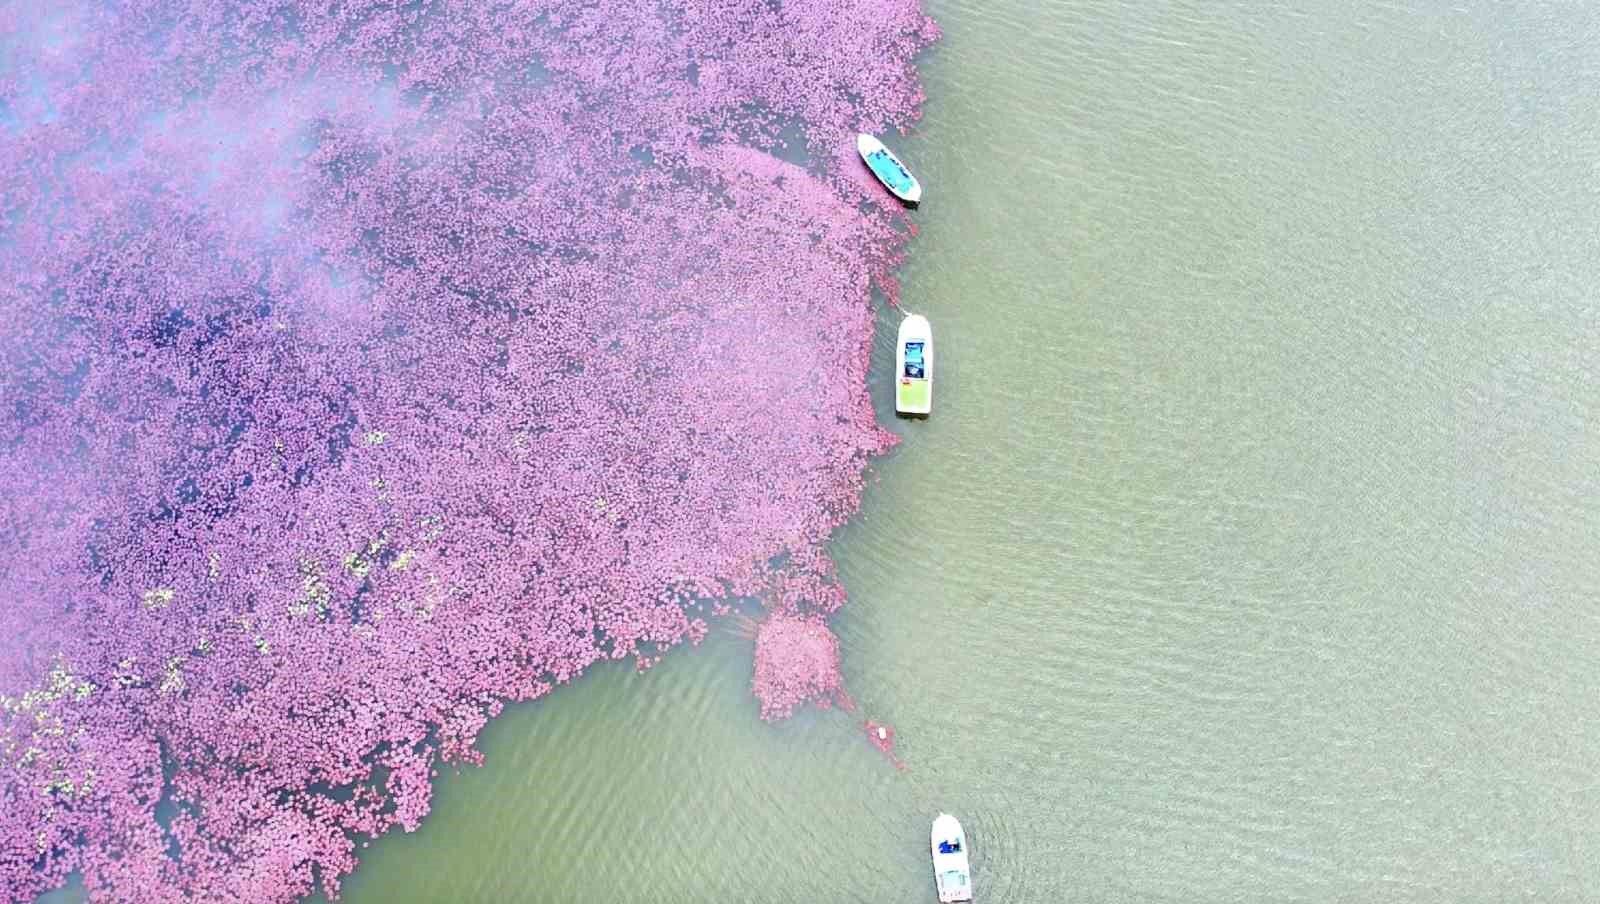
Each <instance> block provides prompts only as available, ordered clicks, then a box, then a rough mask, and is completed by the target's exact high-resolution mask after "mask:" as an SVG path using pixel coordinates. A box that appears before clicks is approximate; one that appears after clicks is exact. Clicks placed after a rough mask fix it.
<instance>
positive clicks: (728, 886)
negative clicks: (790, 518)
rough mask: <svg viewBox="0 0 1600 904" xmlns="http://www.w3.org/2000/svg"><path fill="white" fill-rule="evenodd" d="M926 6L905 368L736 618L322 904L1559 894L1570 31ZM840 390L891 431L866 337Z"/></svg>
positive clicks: (1583, 35) (1573, 395)
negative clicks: (857, 707) (940, 833)
mask: <svg viewBox="0 0 1600 904" xmlns="http://www.w3.org/2000/svg"><path fill="white" fill-rule="evenodd" d="M1335 6H1336V7H1337V8H1329V5H1327V4H1319V3H1313V2H1302V3H1297V4H1281V3H1279V4H1273V5H1271V6H1270V7H1261V6H1257V5H1254V4H1251V5H1241V6H1238V7H1236V8H1230V9H1223V8H1219V5H1216V4H1198V3H1195V4H1169V3H1145V2H1106V3H1072V4H1059V3H1031V4H1029V3H1016V2H1007V0H997V2H986V3H954V2H948V0H936V2H932V3H931V4H930V11H931V12H932V13H933V14H934V15H935V16H936V17H937V18H938V19H939V21H940V23H941V25H942V27H943V28H944V30H945V35H946V36H945V39H944V40H943V41H942V42H941V44H940V45H939V46H938V47H937V48H936V49H935V50H934V51H933V53H932V54H931V55H930V56H929V57H928V58H927V59H926V61H925V63H924V67H923V70H922V71H923V75H924V78H925V80H926V84H927V91H928V95H929V102H928V104H927V115H926V119H925V122H924V124H923V127H922V128H921V130H920V131H919V133H918V134H917V135H915V136H913V137H911V138H909V139H901V140H892V141H891V145H892V146H894V148H895V149H896V150H897V151H898V152H899V153H900V154H901V156H902V157H903V158H904V159H905V160H906V161H907V162H908V163H909V164H910V165H911V166H912V168H913V169H914V170H915V172H916V173H917V174H918V176H919V177H921V179H922V180H923V182H924V184H925V185H926V186H927V197H926V200H925V202H924V204H923V206H922V208H921V210H920V211H919V212H918V213H917V214H916V220H917V221H918V222H919V223H920V224H921V225H922V227H923V232H922V234H921V236H920V237H919V238H918V239H917V240H916V241H915V242H914V243H913V245H912V250H911V261H910V263H909V265H908V266H907V267H906V268H905V270H904V271H903V276H904V279H905V290H906V292H905V297H906V300H907V306H908V307H909V308H910V309H912V310H915V311H917V312H919V313H923V314H926V315H928V316H929V317H930V318H931V319H932V321H933V324H934V329H935V332H936V337H937V342H938V350H939V356H940V357H939V363H940V369H939V372H938V380H939V382H938V387H937V391H936V397H935V415H934V417H933V418H932V419H930V420H929V421H927V422H925V423H899V424H896V425H895V429H896V430H897V431H899V432H901V433H902V434H903V435H904V436H905V442H904V443H903V444H902V445H901V447H900V448H899V449H898V450H897V451H896V452H895V453H894V454H892V455H891V456H890V457H888V458H886V459H883V460H882V461H880V462H879V463H878V465H877V467H876V469H875V470H876V475H877V478H878V479H877V480H876V482H875V483H874V484H873V486H872V487H871V489H870V490H869V492H868V494H867V496H866V499H865V502H864V505H863V509H862V512H861V514H860V516H859V517H858V518H857V519H856V520H855V521H854V522H852V523H851V524H850V525H849V526H848V527H846V528H845V529H843V530H842V531H841V532H840V533H839V535H838V538H837V541H836V543H835V546H834V552H835V555H836V556H837V557H838V559H839V561H840V564H841V570H842V572H843V577H844V579H845V581H846V582H847V584H848V587H849V589H850V592H851V594H852V597H853V602H852V604H851V605H850V606H848V607H846V609H845V611H844V612H843V613H842V614H841V615H840V616H839V617H838V619H837V621H836V630H837V631H838V633H839V634H840V636H841V639H842V645H843V651H844V659H845V661H844V665H845V670H846V674H847V680H848V683H849V687H850V689H851V690H852V692H853V693H854V695H855V696H856V698H857V699H858V700H859V701H860V703H861V705H862V708H863V710H864V711H865V712H866V713H868V714H870V715H872V716H873V717H875V718H880V719H884V720H887V721H889V722H891V723H893V724H894V725H895V726H896V727H897V729H898V731H899V753H900V755H901V756H902V757H903V758H904V759H905V760H906V761H907V763H908V765H909V770H908V771H907V772H905V773H896V772H894V771H893V770H892V769H891V768H890V767H889V766H888V765H887V764H886V763H885V762H884V760H883V758H882V757H881V756H880V754H878V753H877V751H875V750H873V749H872V748H871V747H870V746H869V745H868V744H867V743H866V741H865V739H864V738H863V737H862V735H861V734H860V732H859V731H858V730H857V729H856V728H855V727H854V723H853V722H852V721H851V720H850V719H849V718H848V717H846V716H844V715H842V714H840V713H838V712H808V713H805V714H803V715H801V716H799V717H797V718H795V719H793V720H791V721H789V722H787V723H784V724H781V725H778V726H768V725H764V724H761V723H759V722H758V721H757V720H756V718H755V714H756V705H755V702H754V700H753V699H752V698H750V696H749V694H748V682H749V678H750V659H749V654H750V648H751V642H750V641H749V640H748V639H745V638H742V637H740V636H738V635H737V634H735V633H734V632H732V631H731V630H727V629H722V630H719V631H717V632H714V634H713V636H712V637H711V638H710V639H709V640H708V641H707V643H706V644H705V645H704V646H702V648H701V649H699V650H697V651H692V652H691V651H680V652H678V653H676V654H674V655H672V656H670V657H668V659H667V661H666V662H665V663H663V664H662V665H661V666H659V667H658V668H656V669H655V670H653V671H651V672H649V673H647V674H645V675H642V676H641V675H635V674H633V673H632V671H631V670H630V669H627V668H625V667H616V668H611V669H598V670H595V671H594V672H592V673H591V674H589V675H587V676H586V677H584V678H583V679H581V680H580V681H579V682H578V683H577V684H576V685H574V686H572V687H569V688H565V689H563V690H561V691H560V692H559V693H556V694H554V695H552V696H551V697H549V698H547V699H545V700H543V701H540V702H538V703H536V704H533V705H531V706H524V707H519V708H515V709H513V710H511V711H509V712H508V713H507V714H506V715H505V716H503V717H502V718H501V719H499V720H498V721H497V722H496V723H495V724H493V725H492V726H491V727H490V728H489V729H488V730H487V732H486V733H485V736H484V741H483V747H484V749H485V751H486V754H487V757H488V765H487V766H486V767H485V768H483V769H478V770H468V771H466V772H464V773H462V774H461V775H460V776H458V777H446V778H445V779H443V780H441V782H440V784H439V793H438V795H437V797H436V801H435V808H434V811H433V813H432V814H431V815H430V816H429V817H428V818H427V820H426V822H425V823H424V826H423V828H422V830H421V831H419V832H418V833H416V834H413V835H405V836H400V835H396V836H391V837H387V838H385V839H383V840H381V841H380V842H377V843H375V844H374V845H373V846H372V848H371V849H369V850H368V851H366V852H365V857H364V863H363V866H362V868H361V869H360V870H358V872H357V873H356V874H355V875H354V876H353V877H352V878H351V879H350V881H349V882H348V885H347V888H346V896H345V897H346V900H348V901H350V902H353V904H369V902H383V901H393V900H455V901H481V902H490V901H494V902H503V901H577V900H609V901H621V902H635V901H636V902H657V901H697V900H709V899H719V900H730V901H732V900H739V901H759V902H768V901H770V902H788V901H814V900H819V899H826V900H860V901H916V900H932V899H933V891H932V883H931V877H930V875H929V869H928V862H927V854H926V843H927V826H928V821H929V820H930V819H931V817H932V816H933V815H934V814H935V813H936V812H937V811H938V810H939V809H945V810H948V811H950V812H953V813H956V814H957V815H959V816H960V817H961V818H962V819H963V821H964V822H965V823H966V825H967V828H968V832H969V834H970V836H971V837H972V842H973V849H974V855H975V862H974V866H975V879H976V883H977V887H978V890H979V894H980V900H982V901H985V902H1034V901H1046V900H1094V901H1186V902H1187V901H1221V900H1272V901H1329V900H1363V901H1365V900H1387V901H1437V902H1455V901H1463V900H1505V899H1509V898H1511V897H1514V896H1531V897H1535V898H1538V899H1543V900H1589V899H1594V898H1595V897H1596V896H1600V848H1597V846H1596V842H1595V841H1594V840H1592V831H1593V827H1594V826H1595V825H1600V780H1597V778H1596V766H1597V764H1600V693H1597V692H1600V670H1597V669H1596V668H1595V667H1594V665H1593V663H1594V662H1595V661H1596V659H1597V653H1600V623H1597V622H1596V619H1595V616H1594V614H1593V607H1594V603H1595V601H1596V599H1597V596H1600V553H1597V552H1596V550H1595V546H1594V543H1595V538H1596V537H1597V536H1600V502H1597V499H1600V494H1597V492H1596V490H1597V485H1596V484H1597V479H1596V476H1595V475H1596V474H1600V468H1597V465H1600V442H1597V440H1596V436H1600V433H1597V432H1596V431H1595V430H1594V428H1593V426H1592V424H1593V421H1594V419H1595V415H1596V413H1597V412H1596V409H1597V407H1600V385H1597V375H1596V371H1597V364H1600V352H1597V349H1600V315H1597V313H1596V309H1595V306H1594V305H1593V304H1592V301H1591V297H1592V294H1593V288H1592V287H1593V286H1594V285H1596V284H1600V247H1597V246H1600V214H1597V213H1596V211H1597V210H1600V205H1597V203H1596V202H1597V201H1600V198H1597V197H1596V196H1597V195H1600V180H1597V179H1596V177H1595V169H1594V161H1595V160H1596V159H1600V105H1597V104H1596V103H1595V102H1594V100H1593V91H1592V88H1593V84H1594V79H1595V76H1596V75H1597V74H1600V11H1597V10H1595V9H1593V8H1590V7H1585V6H1581V5H1575V6H1572V7H1570V8H1565V9H1558V10H1552V9H1542V8H1535V7H1533V6H1532V5H1531V4H1494V5H1490V4H1472V5H1469V6H1468V7H1467V8H1466V9H1448V8H1446V7H1444V5H1442V4H1428V5H1427V6H1428V8H1426V9H1423V10H1410V9H1402V8H1398V7H1396V6H1395V5H1391V4H1387V3H1369V2H1358V3H1350V4H1341V5H1335ZM883 325H884V327H885V329H883V330H880V335H879V342H878V355H877V362H878V369H877V371H876V374H877V375H876V377H875V379H876V381H877V385H876V391H877V397H878V398H879V400H880V404H881V406H882V407H881V413H882V414H883V416H884V417H885V418H888V417H889V393H890V385H889V383H888V380H887V370H888V366H889V363H890V362H892V357H893V356H892V348H891V337H892V332H893V331H892V326H893V317H892V315H889V314H885V316H884V320H883Z"/></svg>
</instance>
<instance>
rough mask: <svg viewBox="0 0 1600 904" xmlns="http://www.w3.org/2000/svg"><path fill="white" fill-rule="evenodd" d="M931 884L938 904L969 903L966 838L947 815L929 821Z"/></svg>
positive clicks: (969, 871)
mask: <svg viewBox="0 0 1600 904" xmlns="http://www.w3.org/2000/svg"><path fill="white" fill-rule="evenodd" d="M932 847H933V882H934V884H935V885H937V886H938V887H939V901H940V902H941V904H945V902H950V901H970V900H972V867H971V865H970V864H968V863H967V835H966V833H965V832H963V831H961V823H959V822H957V821H956V818H955V817H954V816H951V815H950V814H949V813H940V814H939V817H938V818H937V819H935V820H934V821H933V835H932Z"/></svg>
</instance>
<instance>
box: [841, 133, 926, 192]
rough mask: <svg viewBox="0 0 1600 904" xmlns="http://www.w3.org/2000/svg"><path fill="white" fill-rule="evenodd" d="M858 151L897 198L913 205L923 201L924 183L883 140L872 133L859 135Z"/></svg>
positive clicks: (873, 173) (868, 167) (879, 179)
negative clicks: (918, 179)
mask: <svg viewBox="0 0 1600 904" xmlns="http://www.w3.org/2000/svg"><path fill="white" fill-rule="evenodd" d="M856 152H857V153H859V154H860V155H861V161H862V162H863V163H865V164H866V165H867V169H869V170H871V171H872V175H874V176H876V177H877V178H878V181H879V182H881V183H883V187H884V188H887V189H888V190H889V192H890V193H891V194H893V195H894V196H895V197H896V198H899V199H900V200H902V201H904V202H906V203H907V204H909V205H911V206H912V207H915V206H917V205H918V204H920V203H922V183H921V182H918V181H917V177H916V176H913V175H911V170H910V169H908V168H907V167H906V165H905V164H904V163H901V162H900V158H899V157H896V156H895V155H894V152H893V151H891V150H889V149H888V148H886V147H884V146H883V142H881V141H879V140H878V139H876V138H874V137H872V136H871V135H865V134H863V135H857V136H856Z"/></svg>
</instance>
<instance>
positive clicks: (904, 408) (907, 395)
mask: <svg viewBox="0 0 1600 904" xmlns="http://www.w3.org/2000/svg"><path fill="white" fill-rule="evenodd" d="M894 374H895V377H894V410H895V413H896V414H902V415H909V416H911V417H927V416H928V415H929V413H931V412H932V411H933V327H932V326H931V325H930V324H929V323H928V318H926V317H924V316H922V315H921V314H907V315H906V318H905V319H904V320H902V321H900V335H899V338H898V339H896V341H895V350H894Z"/></svg>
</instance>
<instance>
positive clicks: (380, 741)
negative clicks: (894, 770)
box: [0, 0, 937, 902]
mask: <svg viewBox="0 0 1600 904" xmlns="http://www.w3.org/2000/svg"><path fill="white" fill-rule="evenodd" d="M936 36H937V31H936V29H935V27H934V25H933V23H932V22H931V20H929V19H928V18H927V17H926V16H924V15H923V13H922V12H921V10H920V8H919V6H918V4H917V3H916V2H914V0H887V2H884V0H871V2H812V3H789V2H767V0H757V2H730V3H718V4H713V5H707V4H699V3H686V2H663V3H655V2H651V3H630V2H611V0H601V2H598V3H594V2H591V3H575V2H505V3H480V2H472V3H467V2H452V0H432V2H412V3H399V4H397V3H392V2H382V3H378V2H360V0H338V2H335V0H328V2H310V0H296V2H268V0H258V2H249V3H235V2H230V3H223V2H205V0H192V2H170V0H169V2H153V0H151V2H138V0H125V2H112V3H107V4H99V3H96V4H89V3H82V4H76V3H72V2H68V3H65V4H60V5H53V6H52V7H51V8H50V10H49V11H48V12H47V13H45V14H43V15H41V14H40V13H39V7H38V6H37V5H36V4H31V3H22V2H14V0H11V2H0V197H3V198H4V206H3V209H0V317H3V318H4V321H5V323H6V324H7V328H6V329H5V330H4V331H3V332H0V597H3V600H4V605H0V799H3V801H4V805H3V806H0V901H27V900H31V899H32V898H33V897H34V896H36V895H37V894H38V893H40V892H42V891H45V890H48V889H50V888H53V887H56V886H59V885H60V884H61V883H63V882H64V881H65V880H66V878H67V876H68V875H69V874H72V873H77V874H81V876H82V878H83V882H84V884H85V886H86V888H87V889H88V890H89V892H90V895H91V897H92V898H94V899H96V900H105V901H113V900H114V901H119V902H157V901H170V900H175V899H185V900H228V901H272V902H278V901H291V900H295V899H298V898H300V897H302V896H304V895H306V894H308V893H311V892H312V891H314V890H316V889H319V888H320V889H322V890H324V891H326V892H327V893H329V894H331V895H337V893H338V889H339V886H340V878H341V877H342V876H345V875H347V874H349V873H350V871H351V870H353V869H354V868H355V866H356V851H357V850H358V846H359V844H360V843H361V841H362V840H363V839H365V838H369V837H372V836H376V835H379V834H381V833H383V832H385V831H387V830H389V829H391V828H393V827H395V826H399V827H401V828H403V829H406V830H411V829H415V828H416V827H417V826H418V825H419V824H420V821H421V820H422V818H423V816H424V815H425V814H426V813H427V811H428V808H429V802H430V793H431V787H432V779H433V778H434V776H435V775H436V774H437V770H438V768H439V767H440V766H441V765H442V764H450V763H473V762H478V761H480V760H481V756H480V754H479V753H478V752H477V750H476V747H475V740H476V738H477V736H478V733H479V731H480V730H481V729H482V728H483V726H484V725H485V724H486V722H487V721H488V720H489V719H491V718H493V717H494V716H495V715H496V714H497V713H498V712H499V711H500V710H501V708H502V707H503V706H504V705H505V704H506V703H508V702H512V701H521V700H530V699H534V698H537V697H540V696H542V695H544V694H546V693H549V692H550V691H552V690H553V689H555V688H556V687H558V686H559V685H561V684H563V683H565V682H568V681H571V680H573V679H574V678H576V677H578V676H579V675H581V674H582V673H583V672H584V670H586V669H587V668H589V667H591V666H593V665H595V664H596V663H599V662H602V661H606V660H617V659H620V660H627V659H632V660H634V661H635V662H636V663H637V664H638V665H639V666H640V667H648V666H649V665H650V664H652V663H653V662H655V661H656V660H657V659H658V658H659V657H660V656H662V655H663V654H664V653H665V652H666V651H667V650H669V649H670V648H672V647H676V646H680V645H682V644H683V643H684V642H686V641H688V642H690V643H693V642H695V641H697V640H698V639H699V638H700V637H702V636H703V635H704V633H705V631H706V630H707V621H706V619H707V618H708V617H712V613H713V612H714V611H715V610H716V609H717V608H718V607H719V605H721V604H724V603H727V602H730V601H734V600H739V599H747V598H753V599H757V600H760V601H761V603H762V605H763V606H764V607H765V611H766V615H765V616H764V621H763V622H762V624H761V626H760V627H759V629H758V632H757V639H756V644H755V647H756V665H755V678H754V681H753V689H754V691H755V693H756V696H757V698H758V700H759V704H760V711H761V714H762V715H763V716H764V717H767V718H781V717H783V716H785V715H787V714H789V713H791V712H793V711H794V709H795V708H796V707H798V706H802V705H805V704H807V703H808V702H813V701H819V700H820V701H829V700H848V698H847V697H844V696H843V689H842V687H841V684H840V680H839V677H838V646H837V641H836V640H835V639H834V638H833V636H832V634H831V632H829V631H828V629H827V622H826V620H827V617H828V616H829V615H831V614H832V613H834V612H835V611H837V609H838V608H839V607H840V606H841V605H843V604H844V602H845V599H846V594H845V590H844V588H843V587H842V586H840V584H839V582H838V581H837V579H836V575H835V572H834V568H833V565H832V563H831V561H830V560H829V558H828V556H827V553H826V551H825V545H826V543H827V541H828V538H829V537H830V535H831V534H832V532H833V530H834V529H835V528H836V527H838V526H839V525H840V524H841V523H843V522H844V521H845V520H846V519H848V518H849V517H850V516H851V514H852V513H853V512H854V511H855V510H856V508H857V505H858V503H859V500H860V495H861V492H862V489H863V485H864V474H865V469H866V467H867V464H868V461H869V459H870V458H871V457H872V456H874V455H877V454H880V453H882V452H884V451H886V450H887V449H888V448H889V447H890V446H891V445H892V443H893V436H892V435H891V434H889V433H887V432H885V431H884V430H882V429H881V428H880V427H879V426H878V425H877V424H876V423H875V421H874V417H873V407H872V404H871V401H870V399H869V398H868V397H867V394H866V373H867V368H868V364H869V357H870V347H871V344H870V343H871V334H872V327H873V317H874V315H873V310H872V302H871V297H872V293H873V292H874V291H878V292H881V293H883V294H884V295H885V296H886V297H887V298H888V299H889V300H890V302H891V303H893V302H895V301H897V292H898V289H897V286H896V284H895V281H894V279H893V277H892V275H891V273H892V271H893V269H894V268H895V267H896V266H897V264H898V262H899V260H900V255H901V254H902V251H903V247H904V241H905V237H906V235H907V234H908V232H909V230H908V228H907V227H908V225H909V224H907V223H906V222H905V221H904V215H903V213H901V212H900V210H899V209H898V208H897V207H893V206H889V205H887V204H885V203H884V198H883V196H882V195H880V194H879V193H878V189H876V187H875V186H874V184H873V183H872V182H871V181H870V176H868V175H867V174H866V173H865V172H864V170H862V169H861V168H860V166H859V163H858V162H857V161H856V160H855V159H854V157H853V153H854V151H853V140H852V139H853V135H854V133H855V132H856V131H858V130H866V131H883V130H887V129H892V128H897V127H905V126H908V125H909V124H910V123H912V122H913V121H914V120H915V118H916V115H917V109H918V105H919V103H920V101H921V94H920V89H919V87H918V83H917V79H916V75H915V71H914V66H913V60H914V58H915V55H916V54H917V53H918V52H919V51H921V50H922V49H924V48H925V47H927V46H928V45H929V44H930V43H931V42H932V41H933V40H935V38H936ZM875 727H876V726H874V729H875ZM873 737H875V738H877V737H878V736H877V734H876V733H874V734H873ZM879 740H880V741H881V740H883V739H879ZM891 743H892V742H891ZM885 750H886V752H887V750H888V748H887V747H885ZM158 812H159V813H160V814H162V816H161V818H159V819H158Z"/></svg>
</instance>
